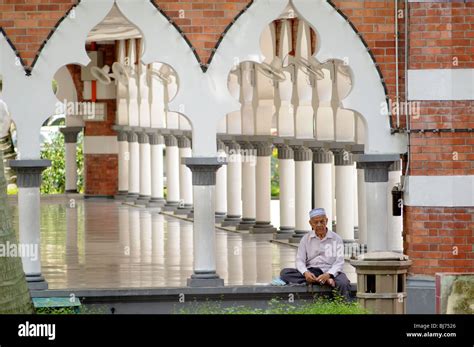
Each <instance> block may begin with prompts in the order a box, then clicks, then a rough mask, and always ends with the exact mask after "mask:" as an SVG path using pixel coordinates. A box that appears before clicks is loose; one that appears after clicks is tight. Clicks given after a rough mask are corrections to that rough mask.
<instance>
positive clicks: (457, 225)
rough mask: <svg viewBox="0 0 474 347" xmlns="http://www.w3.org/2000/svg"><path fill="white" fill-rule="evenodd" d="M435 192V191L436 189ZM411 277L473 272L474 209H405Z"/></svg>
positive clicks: (405, 227)
mask: <svg viewBox="0 0 474 347" xmlns="http://www.w3.org/2000/svg"><path fill="white" fill-rule="evenodd" d="M434 189H435V188H434ZM404 214H405V218H404V232H405V252H406V254H407V255H408V256H409V257H410V258H411V259H412V260H413V265H412V266H411V268H410V272H411V273H415V274H424V275H434V274H435V273H436V272H472V271H474V251H473V247H474V208H473V207H470V208H445V207H437V208H434V207H430V208H426V207H424V208H421V207H405V209H404Z"/></svg>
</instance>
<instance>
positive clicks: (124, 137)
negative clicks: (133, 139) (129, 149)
mask: <svg viewBox="0 0 474 347" xmlns="http://www.w3.org/2000/svg"><path fill="white" fill-rule="evenodd" d="M117 141H118V142H125V141H128V133H127V132H126V131H123V130H118V131H117Z"/></svg>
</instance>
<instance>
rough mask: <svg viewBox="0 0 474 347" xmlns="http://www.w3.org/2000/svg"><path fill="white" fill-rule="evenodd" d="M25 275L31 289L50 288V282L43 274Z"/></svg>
mask: <svg viewBox="0 0 474 347" xmlns="http://www.w3.org/2000/svg"><path fill="white" fill-rule="evenodd" d="M25 277H26V282H27V284H28V289H29V290H46V289H48V282H46V280H45V279H44V277H43V276H42V275H26V276H25Z"/></svg>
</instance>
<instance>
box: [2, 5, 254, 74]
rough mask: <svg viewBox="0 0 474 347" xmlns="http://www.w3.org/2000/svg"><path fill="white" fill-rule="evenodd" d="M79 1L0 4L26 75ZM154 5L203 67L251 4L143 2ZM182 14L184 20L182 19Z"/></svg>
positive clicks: (4, 31) (4, 25)
mask: <svg viewBox="0 0 474 347" xmlns="http://www.w3.org/2000/svg"><path fill="white" fill-rule="evenodd" d="M79 1H80V0H39V1H36V3H35V4H25V3H24V1H22V0H13V1H9V3H8V4H0V29H1V30H2V34H3V35H4V36H5V37H6V38H7V39H8V40H9V43H10V45H11V47H12V49H13V50H14V51H15V52H16V54H17V56H18V58H19V59H20V61H21V64H22V65H23V67H24V68H25V70H26V71H27V72H29V71H30V70H31V69H32V68H33V67H34V62H35V60H36V58H37V56H38V55H39V54H40V52H41V49H42V45H43V43H44V41H45V39H47V38H48V36H50V35H51V32H52V31H53V30H54V28H55V27H57V26H58V24H59V22H60V21H61V18H63V17H64V16H65V15H66V14H67V12H68V11H70V10H71V8H72V7H73V6H75V5H77V4H78V3H79ZM143 1H151V2H152V3H153V4H154V5H155V6H156V7H158V8H159V9H160V11H161V12H162V13H163V14H164V15H165V16H166V17H167V18H170V19H171V20H172V21H173V23H174V24H175V26H176V28H177V29H178V30H180V31H181V32H182V33H183V34H184V36H185V37H186V38H187V40H188V42H189V44H190V46H191V47H193V48H194V49H195V50H194V51H195V53H196V58H197V59H198V61H200V62H201V63H202V65H203V66H205V65H206V64H208V63H209V61H210V57H211V54H212V52H213V51H214V48H215V46H216V42H217V41H219V38H220V37H221V33H222V32H224V30H225V29H226V27H227V26H228V24H229V23H231V22H232V21H233V20H234V18H235V17H236V16H237V15H238V13H239V12H240V11H241V10H242V9H243V8H245V7H246V6H247V5H248V4H249V3H251V2H252V1H249V0H226V1H222V0H221V1H206V2H203V1H202V0H201V1H199V0H175V1H167V0H143ZM180 10H183V11H184V18H180V14H181V13H182V12H181V13H180Z"/></svg>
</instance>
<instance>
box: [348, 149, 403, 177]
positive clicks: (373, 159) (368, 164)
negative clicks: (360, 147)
mask: <svg viewBox="0 0 474 347" xmlns="http://www.w3.org/2000/svg"><path fill="white" fill-rule="evenodd" d="M356 160H357V162H358V163H359V167H360V168H361V169H364V176H365V182H388V171H389V167H390V166H391V165H392V164H393V163H394V161H399V160H400V155H399V154H361V155H357V156H356Z"/></svg>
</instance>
